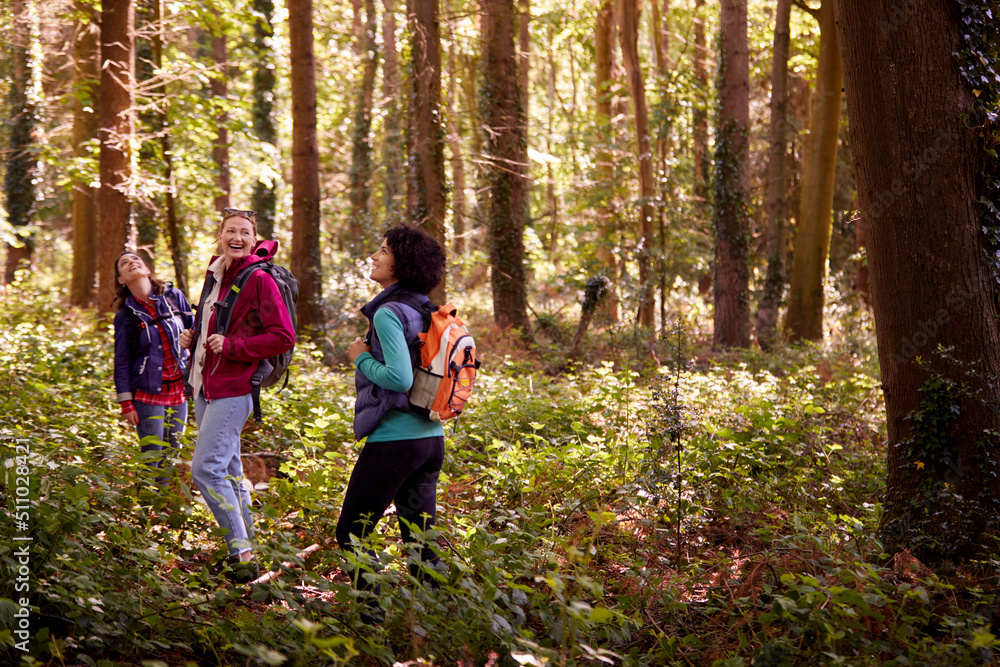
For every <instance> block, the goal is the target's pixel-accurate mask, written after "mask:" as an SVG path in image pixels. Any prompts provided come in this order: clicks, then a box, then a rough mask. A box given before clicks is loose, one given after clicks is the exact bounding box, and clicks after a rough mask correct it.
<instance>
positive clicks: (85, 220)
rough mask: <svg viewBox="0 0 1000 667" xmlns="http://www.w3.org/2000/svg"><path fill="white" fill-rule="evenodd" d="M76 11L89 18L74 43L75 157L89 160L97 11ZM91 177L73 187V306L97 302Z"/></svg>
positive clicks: (81, 7)
mask: <svg viewBox="0 0 1000 667" xmlns="http://www.w3.org/2000/svg"><path fill="white" fill-rule="evenodd" d="M74 9H75V11H76V12H77V13H78V15H79V16H81V17H87V19H86V20H84V21H81V22H80V23H78V24H77V26H76V34H75V39H74V40H73V75H74V77H73V78H74V93H75V95H74V97H73V154H74V156H76V157H77V158H80V159H83V158H88V157H90V150H89V149H88V148H87V145H86V144H87V143H88V142H90V141H92V140H94V139H96V138H97V125H98V124H97V114H96V113H94V109H95V108H96V107H97V77H98V67H99V61H98V57H99V55H100V51H99V50H98V47H97V44H98V41H97V39H98V36H99V35H100V27H99V26H98V25H97V22H96V18H97V17H96V16H95V15H94V10H93V8H91V6H90V5H88V4H87V3H85V2H82V0H76V2H75V3H74ZM90 181H91V178H89V177H87V178H82V179H80V180H79V181H77V182H76V183H75V184H74V185H73V279H72V283H71V285H70V293H69V298H70V303H72V304H73V305H74V306H83V307H86V306H89V305H90V304H91V303H93V301H94V287H95V285H94V283H95V280H96V278H97V244H96V238H97V201H96V200H97V197H96V196H95V193H94V189H93V188H91V187H90Z"/></svg>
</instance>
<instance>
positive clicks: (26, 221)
mask: <svg viewBox="0 0 1000 667" xmlns="http://www.w3.org/2000/svg"><path fill="white" fill-rule="evenodd" d="M35 2H36V0H16V2H15V3H14V7H13V17H12V18H13V22H14V40H13V42H14V43H13V45H12V50H13V70H14V80H13V82H12V83H13V85H12V86H11V101H12V105H11V110H10V111H11V126H12V127H11V132H10V149H9V152H8V154H7V172H6V174H5V175H4V194H5V195H6V202H5V203H6V208H7V220H8V222H9V223H10V225H11V226H12V227H13V228H14V230H15V231H16V233H17V235H18V237H19V239H18V243H17V245H8V246H7V265H6V268H5V270H4V282H5V283H10V282H13V280H14V272H15V271H16V270H17V269H19V268H27V267H28V266H29V265H30V264H31V255H32V249H33V248H32V246H33V245H34V239H33V238H32V236H31V234H30V233H29V232H28V231H27V230H28V226H29V225H30V224H31V223H32V221H33V218H34V216H35V212H36V210H35V209H36V206H37V202H38V199H39V198H38V192H37V191H38V187H37V185H36V176H37V173H38V158H37V156H36V154H35V151H33V150H31V149H32V147H33V146H35V145H36V144H37V141H38V139H37V137H38V133H39V129H40V128H39V116H38V112H39V105H40V103H41V100H42V63H40V62H39V61H38V59H37V58H36V57H35V55H34V54H35V53H36V49H35V48H33V47H34V46H35V45H36V44H37V43H38V41H39V38H40V35H39V28H40V26H39V20H38V6H37V5H36V4H35Z"/></svg>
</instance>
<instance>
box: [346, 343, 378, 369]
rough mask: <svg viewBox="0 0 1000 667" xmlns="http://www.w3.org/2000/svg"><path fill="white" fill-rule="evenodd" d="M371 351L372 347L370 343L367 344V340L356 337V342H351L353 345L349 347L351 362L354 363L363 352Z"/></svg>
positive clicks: (348, 354)
mask: <svg viewBox="0 0 1000 667" xmlns="http://www.w3.org/2000/svg"><path fill="white" fill-rule="evenodd" d="M371 351H372V348H371V346H370V345H365V341H363V340H361V339H360V338H355V339H354V342H353V343H351V346H350V347H349V348H347V358H348V359H350V361H351V363H352V364H353V363H354V360H355V359H357V358H358V357H359V356H361V353H362V352H371Z"/></svg>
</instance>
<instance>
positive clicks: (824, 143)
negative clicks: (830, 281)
mask: <svg viewBox="0 0 1000 667" xmlns="http://www.w3.org/2000/svg"><path fill="white" fill-rule="evenodd" d="M816 18H817V20H818V21H819V27H820V40H819V64H818V66H817V72H816V94H815V97H814V98H813V114H812V120H811V122H810V128H809V136H808V137H806V140H805V141H806V143H805V154H804V159H803V165H802V203H801V205H800V206H801V209H800V212H799V221H798V222H799V224H798V229H797V231H796V234H795V256H794V258H793V261H792V278H791V281H790V284H789V288H788V314H787V315H786V318H785V330H786V331H787V332H788V338H789V340H790V341H793V342H794V341H798V340H803V339H804V340H822V339H823V276H824V275H825V274H826V258H827V254H828V253H829V250H830V222H831V218H832V216H833V185H834V175H835V173H836V168H837V141H838V139H837V134H838V131H839V129H840V99H841V95H840V92H841V86H842V84H843V73H842V69H841V65H840V49H839V47H838V46H837V39H836V33H835V31H836V23H835V21H834V18H833V0H823V4H822V5H821V6H820V8H819V12H818V13H817V14H816Z"/></svg>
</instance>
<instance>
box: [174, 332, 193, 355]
mask: <svg viewBox="0 0 1000 667" xmlns="http://www.w3.org/2000/svg"><path fill="white" fill-rule="evenodd" d="M193 342H194V331H193V330H191V329H185V330H184V331H182V332H181V335H180V336H178V337H177V343H178V344H179V345H180V346H181V349H182V350H187V349H190V347H191V343H193Z"/></svg>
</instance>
